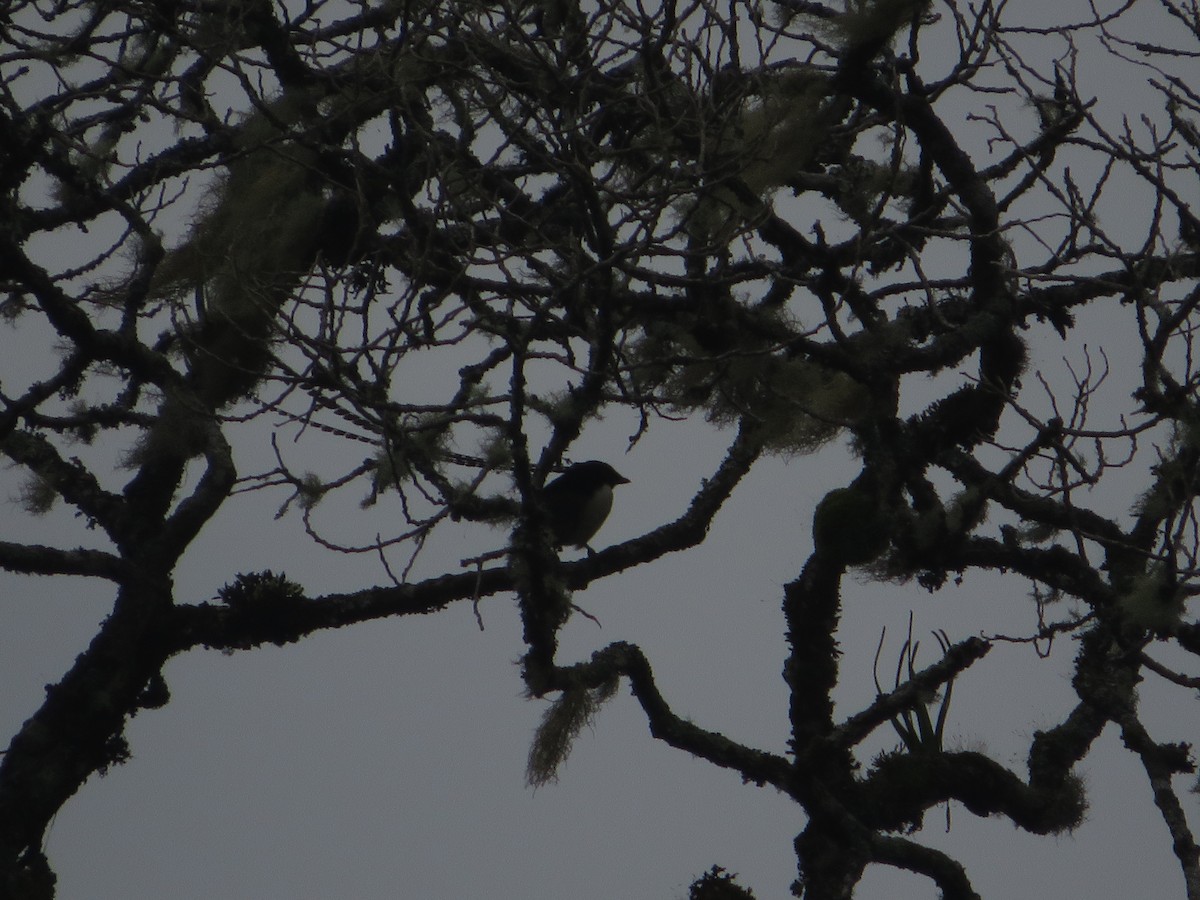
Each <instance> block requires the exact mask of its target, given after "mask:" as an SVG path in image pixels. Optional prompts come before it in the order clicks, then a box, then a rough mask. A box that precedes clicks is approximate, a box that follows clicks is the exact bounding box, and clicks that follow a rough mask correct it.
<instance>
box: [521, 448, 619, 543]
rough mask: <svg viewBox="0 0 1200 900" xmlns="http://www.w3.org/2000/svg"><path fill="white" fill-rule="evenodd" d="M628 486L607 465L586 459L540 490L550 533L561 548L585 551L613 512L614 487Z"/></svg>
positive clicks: (570, 467)
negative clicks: (567, 547) (577, 548)
mask: <svg viewBox="0 0 1200 900" xmlns="http://www.w3.org/2000/svg"><path fill="white" fill-rule="evenodd" d="M618 484H629V479H628V478H626V477H625V476H624V475H621V474H620V473H619V472H617V470H616V469H614V468H613V467H612V466H610V465H609V464H608V463H606V462H601V461H599V460H595V459H593V460H589V461H587V462H581V463H575V464H574V465H573V466H568V467H567V469H566V471H564V472H563V473H562V474H561V475H559V476H558V477H557V478H555V479H554V480H553V481H551V482H550V483H549V484H547V485H546V486H545V488H543V489H542V501H543V502H544V503H545V505H546V512H547V513H549V515H550V530H551V532H552V533H553V534H554V539H555V541H556V542H557V543H558V545H559V546H560V547H562V546H572V547H580V548H587V550H588V552H591V549H592V548H591V547H589V546H588V541H590V540H591V539H592V536H593V535H594V534H595V533H596V532H597V531H599V530H600V526H601V525H603V524H604V520H605V519H607V518H608V513H609V510H611V509H612V502H613V488H614V487H616V486H617V485H618Z"/></svg>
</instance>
